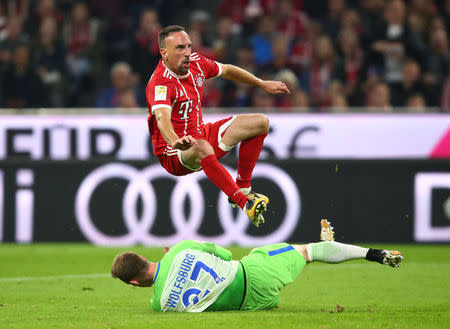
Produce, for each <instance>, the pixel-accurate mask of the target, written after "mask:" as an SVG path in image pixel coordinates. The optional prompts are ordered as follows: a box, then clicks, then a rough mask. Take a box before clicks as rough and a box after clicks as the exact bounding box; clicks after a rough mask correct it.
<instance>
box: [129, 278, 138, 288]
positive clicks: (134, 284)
mask: <svg viewBox="0 0 450 329" xmlns="http://www.w3.org/2000/svg"><path fill="white" fill-rule="evenodd" d="M129 284H131V285H133V286H136V287H139V286H140V284H139V281H137V280H130V282H129Z"/></svg>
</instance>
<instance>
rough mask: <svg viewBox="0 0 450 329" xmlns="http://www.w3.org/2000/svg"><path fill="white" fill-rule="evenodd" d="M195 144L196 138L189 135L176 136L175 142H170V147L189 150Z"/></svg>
mask: <svg viewBox="0 0 450 329" xmlns="http://www.w3.org/2000/svg"><path fill="white" fill-rule="evenodd" d="M194 145H197V140H196V139H195V138H194V137H192V136H191V135H186V136H183V137H181V138H178V139H177V140H176V141H175V142H173V143H172V148H173V149H176V150H181V151H185V150H189V149H190V148H191V147H192V146H194Z"/></svg>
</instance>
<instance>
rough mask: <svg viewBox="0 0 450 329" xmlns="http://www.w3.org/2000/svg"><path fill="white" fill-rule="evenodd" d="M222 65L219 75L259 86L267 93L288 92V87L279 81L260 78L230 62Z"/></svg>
mask: <svg viewBox="0 0 450 329" xmlns="http://www.w3.org/2000/svg"><path fill="white" fill-rule="evenodd" d="M220 65H222V74H221V77H222V78H224V79H227V80H232V81H234V82H241V83H245V84H248V85H251V86H255V87H260V88H262V89H263V90H264V91H265V92H267V93H269V94H290V93H291V92H290V91H289V89H288V87H287V86H286V85H285V84H284V83H283V82H281V81H271V80H261V79H260V78H258V77H256V76H254V75H253V74H252V73H250V72H248V71H246V70H243V69H241V68H240V67H237V66H234V65H231V64H220Z"/></svg>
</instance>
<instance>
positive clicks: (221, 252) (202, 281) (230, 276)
mask: <svg viewBox="0 0 450 329" xmlns="http://www.w3.org/2000/svg"><path fill="white" fill-rule="evenodd" d="M238 267H239V262H238V261H232V260H231V253H230V252H229V251H228V250H226V249H223V248H220V247H218V246H216V245H214V244H212V243H200V242H197V241H183V242H181V243H179V244H177V245H176V246H174V247H173V248H172V249H171V250H170V251H169V252H168V253H167V254H166V255H165V256H164V257H163V259H162V260H161V261H160V262H159V263H158V266H157V271H156V273H155V278H154V294H153V297H152V308H153V309H154V310H157V311H163V312H166V311H175V312H202V311H204V310H205V309H206V308H207V307H208V306H210V305H211V304H212V303H214V302H215V301H216V300H217V298H218V297H219V295H220V294H221V293H222V292H223V291H224V290H225V288H227V287H228V286H229V285H230V283H231V282H232V281H233V280H234V278H235V276H236V272H237V270H238Z"/></svg>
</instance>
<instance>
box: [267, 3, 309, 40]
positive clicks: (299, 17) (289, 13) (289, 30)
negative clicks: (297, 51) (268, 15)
mask: <svg viewBox="0 0 450 329" xmlns="http://www.w3.org/2000/svg"><path fill="white" fill-rule="evenodd" d="M273 17H274V20H275V26H276V31H277V32H279V33H280V34H283V35H284V36H285V37H286V38H287V40H288V42H292V41H293V40H296V39H304V38H306V35H307V32H308V25H309V18H308V16H307V15H306V13H304V12H301V11H299V10H297V9H296V8H295V3H294V1H293V0H277V1H275V11H274V15H273Z"/></svg>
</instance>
